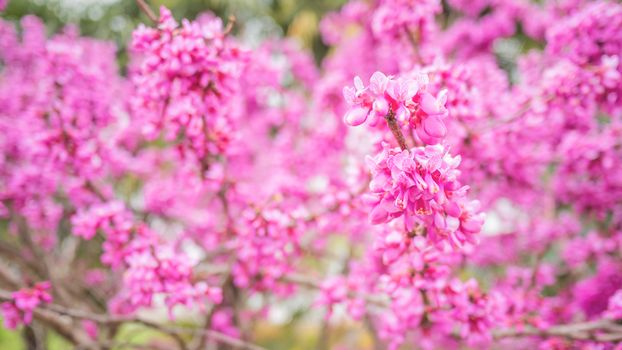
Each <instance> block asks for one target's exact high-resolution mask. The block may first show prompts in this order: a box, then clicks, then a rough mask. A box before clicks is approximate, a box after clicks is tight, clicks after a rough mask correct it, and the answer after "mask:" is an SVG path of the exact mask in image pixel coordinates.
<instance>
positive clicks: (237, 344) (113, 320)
mask: <svg viewBox="0 0 622 350" xmlns="http://www.w3.org/2000/svg"><path fill="white" fill-rule="evenodd" d="M0 299H3V300H11V299H12V298H11V293H10V292H8V291H4V290H0ZM38 314H39V315H47V316H49V315H50V314H52V315H56V316H57V319H58V316H67V317H70V318H76V319H86V320H91V321H94V322H97V323H101V324H108V325H110V324H112V325H118V324H121V323H138V324H142V325H144V326H146V327H149V328H152V329H155V330H157V331H160V332H162V333H165V334H168V335H170V336H171V337H174V338H175V339H181V341H183V338H181V335H183V334H194V335H198V334H201V333H205V334H207V337H208V338H210V339H213V340H215V341H218V342H220V343H223V344H228V345H230V346H232V347H234V348H236V349H246V350H266V349H265V348H263V347H261V346H258V345H255V344H251V343H248V342H245V341H242V340H240V339H237V338H234V337H231V336H228V335H226V334H224V333H220V332H217V331H213V330H199V329H193V328H184V327H178V326H169V325H164V324H160V323H157V322H153V321H150V320H146V319H143V318H140V317H124V316H109V315H103V314H96V313H92V312H88V311H83V310H76V309H70V308H66V307H64V306H60V305H58V304H42V305H39V306H38V307H37V309H36V310H35V317H37V315H38ZM61 334H62V335H63V336H65V334H64V333H61ZM67 336H68V335H67ZM70 339H71V338H70ZM72 339H76V338H75V337H73V338H72ZM184 348H185V343H184Z"/></svg>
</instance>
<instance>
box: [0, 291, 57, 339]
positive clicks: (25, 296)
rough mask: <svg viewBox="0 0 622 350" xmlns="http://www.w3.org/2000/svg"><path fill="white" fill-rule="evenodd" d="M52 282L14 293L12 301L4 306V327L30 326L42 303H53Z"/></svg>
mask: <svg viewBox="0 0 622 350" xmlns="http://www.w3.org/2000/svg"><path fill="white" fill-rule="evenodd" d="M50 288H51V284H50V282H40V283H37V284H35V286H34V287H32V288H24V289H20V290H19V291H17V292H14V293H12V295H11V296H12V298H13V299H12V300H11V301H9V302H5V303H3V304H2V315H3V317H4V325H5V327H7V328H9V329H15V328H16V327H18V326H19V325H21V324H25V325H29V324H30V323H31V322H32V318H33V312H34V310H35V309H36V308H37V307H38V306H39V305H40V304H42V303H45V304H49V303H51V302H52V295H51V294H49V290H50Z"/></svg>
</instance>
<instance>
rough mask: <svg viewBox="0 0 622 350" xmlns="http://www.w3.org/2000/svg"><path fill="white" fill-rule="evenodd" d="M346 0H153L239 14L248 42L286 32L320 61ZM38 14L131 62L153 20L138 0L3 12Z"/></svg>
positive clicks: (179, 9) (15, 1)
mask: <svg viewBox="0 0 622 350" xmlns="http://www.w3.org/2000/svg"><path fill="white" fill-rule="evenodd" d="M345 2H346V0H150V1H148V3H149V4H150V5H151V6H152V8H153V9H154V10H156V13H157V9H158V8H159V7H160V6H161V5H164V6H166V7H168V8H170V9H171V10H172V11H173V14H174V15H175V18H177V19H180V18H189V19H193V18H195V17H196V16H197V15H198V14H200V13H201V12H204V11H211V12H214V13H216V14H217V15H218V16H220V17H221V18H223V19H225V20H226V19H227V18H229V16H235V17H236V19H237V24H236V26H235V29H234V30H235V32H236V35H239V36H241V37H242V38H243V40H244V42H246V43H248V44H252V43H257V42H259V41H260V40H259V39H262V38H266V37H274V36H281V35H287V36H289V37H294V38H296V39H297V40H299V41H300V43H301V44H302V45H303V46H304V47H306V48H309V49H312V50H313V53H314V55H315V58H316V60H318V61H319V60H321V58H322V57H323V56H324V55H325V54H326V51H327V48H326V46H324V45H323V44H322V42H321V40H320V37H319V33H318V24H319V21H320V19H321V18H322V16H323V15H324V14H325V13H326V12H330V11H333V10H335V9H338V8H339V7H340V6H341V5H342V4H343V3H345ZM28 14H33V15H36V16H38V17H40V18H43V19H44V21H45V23H46V24H47V26H48V30H49V31H50V32H55V31H58V30H59V29H61V28H62V27H63V26H65V25H66V24H70V23H71V24H76V25H78V26H79V28H80V32H81V33H82V34H83V35H86V36H90V37H95V38H99V39H106V40H112V41H114V42H116V43H117V46H118V48H119V52H118V55H119V59H120V63H121V65H122V66H123V65H124V64H125V62H126V55H125V50H124V49H125V46H126V45H127V43H128V42H129V38H130V36H131V33H132V30H133V29H134V28H135V27H136V26H137V25H138V24H139V23H141V22H142V23H149V19H148V18H147V17H146V16H145V15H144V14H143V13H141V12H140V9H139V8H138V6H137V5H136V2H135V1H134V0H9V4H8V6H7V8H6V10H5V12H4V13H3V14H2V17H3V18H5V19H8V20H19V19H20V18H21V17H23V16H25V15H28Z"/></svg>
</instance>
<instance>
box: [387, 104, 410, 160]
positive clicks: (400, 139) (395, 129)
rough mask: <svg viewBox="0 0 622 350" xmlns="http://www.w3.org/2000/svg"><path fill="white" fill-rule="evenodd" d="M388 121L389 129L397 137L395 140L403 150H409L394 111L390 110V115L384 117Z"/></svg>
mask: <svg viewBox="0 0 622 350" xmlns="http://www.w3.org/2000/svg"><path fill="white" fill-rule="evenodd" d="M384 119H386V120H387V124H389V129H391V132H392V133H393V136H395V140H397V143H398V144H399V145H400V148H401V149H402V150H405V149H408V145H406V139H405V138H404V134H402V130H401V129H400V126H399V125H397V119H395V114H394V113H393V111H392V110H389V113H388V114H387V115H386V116H385V117H384Z"/></svg>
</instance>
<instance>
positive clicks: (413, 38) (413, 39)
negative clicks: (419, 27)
mask: <svg viewBox="0 0 622 350" xmlns="http://www.w3.org/2000/svg"><path fill="white" fill-rule="evenodd" d="M404 31H405V32H406V37H407V38H408V41H409V42H410V45H411V46H412V48H413V52H414V54H415V59H417V61H419V63H422V64H423V58H422V57H421V53H420V52H419V41H420V40H419V39H420V38H419V37H420V36H419V33H418V32H417V33H416V34H415V33H413V32H412V31H411V30H410V29H409V28H408V27H407V26H404Z"/></svg>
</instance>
